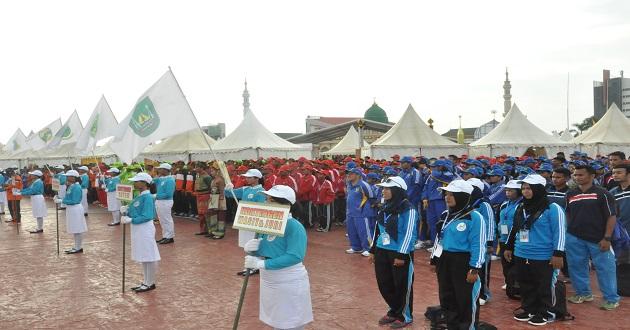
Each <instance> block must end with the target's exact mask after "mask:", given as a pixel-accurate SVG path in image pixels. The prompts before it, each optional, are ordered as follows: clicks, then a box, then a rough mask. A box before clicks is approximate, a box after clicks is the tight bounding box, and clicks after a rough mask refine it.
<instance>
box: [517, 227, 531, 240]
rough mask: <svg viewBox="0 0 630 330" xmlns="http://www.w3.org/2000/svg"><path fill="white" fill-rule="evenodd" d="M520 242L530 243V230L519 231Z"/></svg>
mask: <svg viewBox="0 0 630 330" xmlns="http://www.w3.org/2000/svg"><path fill="white" fill-rule="evenodd" d="M519 236H520V237H519V240H520V241H521V243H528V242H529V230H525V229H523V230H521V231H519Z"/></svg>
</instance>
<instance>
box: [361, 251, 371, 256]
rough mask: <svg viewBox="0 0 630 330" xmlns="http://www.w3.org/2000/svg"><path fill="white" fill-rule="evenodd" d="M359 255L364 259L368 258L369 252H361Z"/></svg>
mask: <svg viewBox="0 0 630 330" xmlns="http://www.w3.org/2000/svg"><path fill="white" fill-rule="evenodd" d="M361 255H362V256H364V257H369V256H370V251H363V252H361Z"/></svg>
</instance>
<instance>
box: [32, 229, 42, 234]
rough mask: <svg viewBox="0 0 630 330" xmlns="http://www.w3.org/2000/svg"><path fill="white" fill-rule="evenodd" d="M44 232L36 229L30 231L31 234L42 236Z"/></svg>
mask: <svg viewBox="0 0 630 330" xmlns="http://www.w3.org/2000/svg"><path fill="white" fill-rule="evenodd" d="M43 232H44V230H43V229H35V230H31V231H29V233H31V234H41V233H43Z"/></svg>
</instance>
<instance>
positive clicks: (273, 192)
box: [262, 185, 295, 204]
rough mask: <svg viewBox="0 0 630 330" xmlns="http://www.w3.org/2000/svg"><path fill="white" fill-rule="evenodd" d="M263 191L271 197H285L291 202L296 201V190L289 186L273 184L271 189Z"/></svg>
mask: <svg viewBox="0 0 630 330" xmlns="http://www.w3.org/2000/svg"><path fill="white" fill-rule="evenodd" d="M262 193H263V194H265V195H269V196H271V197H277V198H284V199H286V200H288V201H289V202H290V203H291V204H294V203H295V191H293V189H291V188H290V187H289V186H285V185H277V186H273V187H271V189H269V190H267V191H263V192H262Z"/></svg>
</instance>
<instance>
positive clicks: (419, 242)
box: [413, 241, 424, 250]
mask: <svg viewBox="0 0 630 330" xmlns="http://www.w3.org/2000/svg"><path fill="white" fill-rule="evenodd" d="M423 247H424V243H423V242H422V241H418V243H416V245H414V246H413V248H414V249H416V250H420V249H422V248H423Z"/></svg>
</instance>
